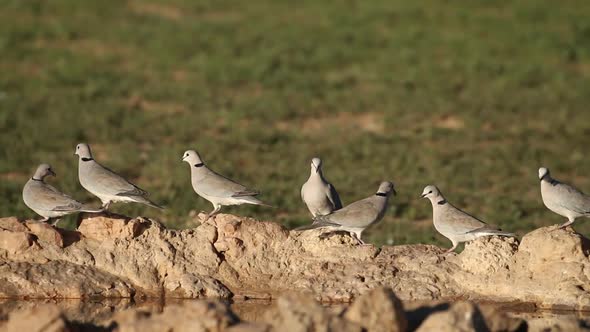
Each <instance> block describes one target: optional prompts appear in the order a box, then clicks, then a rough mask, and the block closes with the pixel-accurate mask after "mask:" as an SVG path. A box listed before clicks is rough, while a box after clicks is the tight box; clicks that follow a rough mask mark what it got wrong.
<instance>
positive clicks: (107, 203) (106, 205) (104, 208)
mask: <svg viewBox="0 0 590 332" xmlns="http://www.w3.org/2000/svg"><path fill="white" fill-rule="evenodd" d="M109 205H111V201H106V202H105V203H104V204H103V205H102V206H101V209H103V210H105V211H106V210H108V209H109Z"/></svg>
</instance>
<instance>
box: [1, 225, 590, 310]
mask: <svg viewBox="0 0 590 332" xmlns="http://www.w3.org/2000/svg"><path fill="white" fill-rule="evenodd" d="M50 227H51V226H49V225H44V224H38V223H34V222H27V223H26V224H23V223H20V222H19V221H18V219H17V218H3V219H0V270H1V271H6V274H4V275H3V274H0V279H2V278H4V279H5V280H8V279H10V280H8V282H7V283H6V284H5V285H0V293H2V292H3V293H4V294H10V296H16V297H19V296H33V295H34V294H33V293H32V292H33V290H34V291H39V294H40V295H39V294H37V296H36V297H43V296H47V297H55V298H57V297H66V296H67V297H71V296H72V295H74V294H78V295H79V296H88V295H89V294H92V295H93V296H100V295H102V296H110V294H111V292H109V291H106V290H105V289H104V286H103V285H106V284H108V282H109V281H110V283H111V284H113V285H119V286H116V287H114V288H113V289H114V290H113V291H112V294H116V296H121V294H129V296H131V295H134V296H136V297H138V296H141V295H147V296H152V297H160V296H165V297H169V298H174V297H176V298H203V297H221V298H229V297H231V296H233V297H234V298H237V299H248V298H258V299H271V298H277V297H278V296H280V295H281V294H283V293H285V292H289V291H295V292H309V293H311V294H313V296H314V297H315V299H317V300H320V301H323V302H350V301H352V300H354V299H355V298H359V296H362V295H363V294H366V293H369V292H370V291H371V290H373V289H376V288H379V287H388V288H391V289H392V290H393V291H394V292H395V293H396V295H397V296H398V297H399V298H400V299H401V300H435V299H455V298H470V299H474V300H483V301H503V302H515V301H520V302H530V303H535V304H537V305H539V306H541V307H544V308H569V309H589V308H590V286H589V285H590V260H589V259H588V250H589V249H588V248H590V245H589V244H588V243H589V242H588V240H587V239H585V238H584V237H582V236H581V235H579V234H576V233H574V232H572V230H571V229H565V230H556V229H555V227H544V228H540V229H538V230H535V231H533V232H531V233H529V234H527V235H525V236H524V237H523V239H522V242H521V243H520V244H519V243H518V241H517V240H516V239H513V238H506V237H486V238H480V239H477V240H475V241H472V242H471V243H468V244H466V246H465V250H464V251H463V252H462V253H460V254H450V255H443V250H442V249H441V248H438V247H436V246H432V245H422V244H412V245H400V246H383V247H381V248H377V247H375V246H373V245H366V246H358V245H357V243H356V241H355V240H354V239H352V238H351V237H350V235H348V234H346V233H342V232H340V233H339V232H331V233H330V232H328V233H327V232H324V231H320V230H313V231H309V232H308V231H306V232H295V231H289V230H287V229H286V228H285V227H283V226H281V225H279V224H277V223H273V222H269V221H257V220H254V219H250V218H243V217H237V216H233V215H227V214H219V215H216V216H215V217H214V218H212V219H211V220H209V221H208V222H207V224H202V225H200V226H198V227H196V228H194V229H186V230H170V229H166V228H165V227H164V226H163V225H162V224H160V223H159V222H157V221H154V220H150V219H146V218H141V217H138V218H135V219H130V218H127V217H123V216H116V215H110V214H99V215H97V214H87V215H82V216H81V221H80V223H79V228H78V231H77V232H75V231H64V230H61V229H53V228H50ZM60 236H61V241H60ZM62 243H63V244H62ZM19 264H21V265H19ZM16 266H19V267H18V268H17V269H16V270H14V271H13V270H10V268H9V267H16ZM56 268H59V269H62V270H64V271H77V273H85V274H86V275H84V278H86V279H88V280H94V279H96V280H99V281H98V283H97V284H89V285H88V286H86V285H85V284H84V283H83V281H82V280H80V281H78V283H77V284H76V285H77V286H72V285H70V284H71V283H69V278H70V275H68V274H63V273H61V274H60V273H57V270H56ZM35 273H36V274H35ZM16 280H18V282H16ZM25 285H26V287H25ZM29 285H32V286H30V287H29ZM78 286H79V287H89V291H87V292H86V291H79V290H77V288H76V287H78ZM27 287H29V288H27Z"/></svg>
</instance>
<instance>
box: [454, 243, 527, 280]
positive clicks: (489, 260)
mask: <svg viewBox="0 0 590 332" xmlns="http://www.w3.org/2000/svg"><path fill="white" fill-rule="evenodd" d="M517 251H518V240H517V239H515V238H512V237H510V238H503V237H499V236H488V237H481V238H479V239H476V240H474V241H471V242H468V243H467V244H465V250H463V252H461V253H460V254H459V255H457V256H456V257H453V259H451V260H450V261H452V262H454V263H456V264H458V265H459V266H460V267H461V269H462V270H463V271H465V272H469V273H472V274H479V275H487V274H493V273H496V272H499V271H501V270H508V269H509V267H510V264H511V263H512V261H513V256H514V254H515V253H516V252H517Z"/></svg>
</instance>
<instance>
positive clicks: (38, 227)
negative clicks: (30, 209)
mask: <svg viewBox="0 0 590 332" xmlns="http://www.w3.org/2000/svg"><path fill="white" fill-rule="evenodd" d="M25 226H26V227H27V228H28V229H29V231H30V232H31V233H33V234H34V235H35V236H36V237H37V241H38V242H45V243H47V244H49V245H54V246H58V247H62V248H63V246H64V239H63V236H62V234H61V233H60V232H59V231H58V230H57V229H56V228H55V227H53V226H51V225H50V224H48V223H46V222H43V221H36V220H27V221H26V222H25Z"/></svg>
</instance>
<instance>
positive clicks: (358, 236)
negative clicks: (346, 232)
mask: <svg viewBox="0 0 590 332" xmlns="http://www.w3.org/2000/svg"><path fill="white" fill-rule="evenodd" d="M350 235H351V236H352V237H353V238H354V239H356V240H357V241H358V242H359V244H361V245H365V244H366V243H365V241H363V240H361V234H360V233H359V234H357V233H356V232H350Z"/></svg>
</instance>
